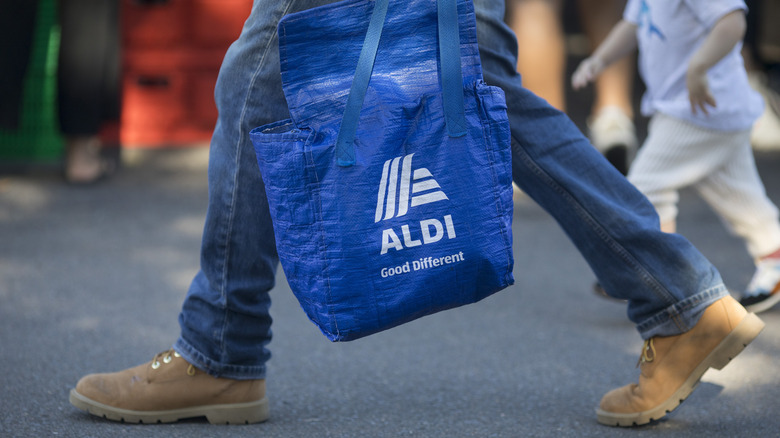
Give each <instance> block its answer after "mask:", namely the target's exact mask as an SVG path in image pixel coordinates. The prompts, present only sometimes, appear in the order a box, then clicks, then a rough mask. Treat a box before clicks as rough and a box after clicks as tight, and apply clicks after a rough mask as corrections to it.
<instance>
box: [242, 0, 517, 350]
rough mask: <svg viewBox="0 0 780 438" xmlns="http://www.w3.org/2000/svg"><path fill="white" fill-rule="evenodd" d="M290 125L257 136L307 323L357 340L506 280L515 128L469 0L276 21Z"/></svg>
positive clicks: (319, 12) (371, 4)
mask: <svg viewBox="0 0 780 438" xmlns="http://www.w3.org/2000/svg"><path fill="white" fill-rule="evenodd" d="M279 50H280V55H281V73H282V83H283V88H284V92H285V97H286V99H287V103H288V106H289V109H290V115H291V118H290V119H287V120H283V121H279V122H276V123H273V124H269V125H265V126H261V127H258V128H255V129H254V130H252V132H251V134H250V136H251V139H252V142H253V144H254V147H255V151H256V153H257V159H258V164H259V166H260V171H261V173H262V176H263V180H264V182H265V187H266V192H267V197H268V202H269V206H270V209H271V215H272V218H273V224H274V232H275V236H276V245H277V249H278V252H279V257H280V260H281V264H282V268H283V269H284V272H285V275H286V277H287V281H288V283H289V284H290V287H291V289H292V290H293V292H294V293H295V295H296V297H297V299H298V301H299V302H300V304H301V306H302V307H303V309H304V311H305V312H306V314H307V315H308V317H309V318H310V319H311V320H312V321H313V322H314V323H315V324H316V325H317V326H318V327H319V328H320V329H321V330H322V332H323V333H324V334H325V335H326V336H327V337H328V338H329V339H330V340H332V341H348V340H352V339H357V338H360V337H363V336H366V335H370V334H372V333H376V332H378V331H381V330H385V329H388V328H391V327H394V326H397V325H399V324H403V323H405V322H408V321H411V320H413V319H416V318H419V317H422V316H425V315H429V314H432V313H435V312H438V311H442V310H445V309H449V308H453V307H457V306H462V305H465V304H469V303H473V302H476V301H478V300H481V299H483V298H485V297H487V296H489V295H491V294H493V293H495V292H497V291H499V290H501V289H503V288H505V287H507V286H508V285H510V284H512V283H513V282H514V278H513V276H512V267H513V263H514V261H513V256H512V230H511V222H512V208H513V204H512V178H511V166H510V161H511V152H510V147H509V123H508V121H507V117H506V102H505V99H504V94H503V92H502V91H501V90H500V89H499V88H496V87H491V86H488V85H486V84H485V83H484V82H483V81H482V70H481V66H480V61H479V53H478V48H477V40H476V23H475V18H474V10H473V5H472V3H471V1H470V0H462V1H456V0H439V1H438V2H437V1H436V0H404V1H393V2H389V1H388V0H375V1H368V0H346V1H342V2H338V3H333V4H330V5H327V6H323V7H318V8H314V9H310V10H306V11H303V12H299V13H295V14H291V15H288V16H285V17H284V18H283V19H282V20H281V22H280V23H279Z"/></svg>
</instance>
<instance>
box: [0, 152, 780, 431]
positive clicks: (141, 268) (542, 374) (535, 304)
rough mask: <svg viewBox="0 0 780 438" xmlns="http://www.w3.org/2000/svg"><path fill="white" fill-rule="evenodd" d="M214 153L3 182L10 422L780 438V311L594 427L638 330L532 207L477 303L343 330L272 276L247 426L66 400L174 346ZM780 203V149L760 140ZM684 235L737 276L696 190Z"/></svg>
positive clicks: (0, 425)
mask: <svg viewBox="0 0 780 438" xmlns="http://www.w3.org/2000/svg"><path fill="white" fill-rule="evenodd" d="M205 157H206V153H205V150H203V149H189V150H183V151H167V152H160V153H155V154H152V155H138V156H135V158H133V157H130V158H131V159H130V160H129V161H130V163H129V164H128V165H127V166H126V167H125V168H124V169H123V170H122V171H121V173H120V174H118V175H117V176H116V178H114V179H112V180H110V181H108V182H107V183H105V184H102V185H99V186H96V187H90V188H74V187H68V186H66V185H63V184H61V182H60V179H59V176H58V175H57V173H56V172H54V171H50V170H46V169H42V170H37V171H35V172H32V173H27V174H12V175H8V174H6V175H4V176H2V177H0V350H1V351H2V354H0V388H2V393H0V436H4V437H5V436H8V437H32V436H34V437H44V436H45V437H49V436H60V437H62V436H64V437H109V436H112V437H113V436H128V437H148V436H173V437H207V436H208V437H212V436H231V437H244V436H246V437H249V436H252V437H255V436H268V437H399V436H415V437H448V438H450V437H534V436H538V437H553V436H554V437H583V436H586V437H590V436H592V437H623V436H631V437H635V436H638V437H646V436H664V437H704V436H706V437H736V436H752V437H769V436H780V432H778V431H779V430H780V417H778V415H777V400H778V396H779V395H780V308H778V309H774V310H772V311H770V312H767V313H765V314H764V315H763V317H764V320H765V321H766V323H767V329H766V330H765V332H764V333H763V334H762V336H761V337H760V338H759V339H758V340H757V341H756V342H755V343H754V344H753V345H751V346H750V347H749V348H748V349H747V350H746V351H745V352H744V353H743V354H742V355H741V356H740V357H739V358H738V359H736V360H735V361H734V362H733V363H732V364H731V365H730V366H729V367H727V368H726V369H725V370H723V371H720V372H715V371H710V372H709V373H708V374H706V375H705V377H704V379H703V382H702V384H701V385H700V386H699V389H698V390H697V391H696V392H695V393H694V394H693V395H692V396H691V397H690V398H689V400H688V401H686V402H685V403H684V405H683V406H682V407H681V408H680V409H679V410H678V411H676V412H675V413H674V414H673V415H671V416H670V418H669V419H668V420H666V421H662V422H660V423H657V424H654V425H650V426H647V427H643V428H639V429H637V430H622V429H613V428H608V427H603V426H600V425H598V424H597V423H596V420H595V415H594V408H595V405H596V404H597V403H598V400H599V399H600V397H601V395H602V394H603V393H604V392H606V391H607V390H609V389H612V388H613V387H616V386H619V385H622V384H625V383H627V382H629V381H632V380H633V379H635V377H636V370H635V368H634V365H635V363H636V360H637V356H638V352H639V348H640V346H641V341H640V340H639V337H638V336H637V334H636V333H635V331H634V330H633V328H632V326H631V324H629V323H628V322H627V319H626V317H625V308H624V306H623V305H622V304H618V303H615V302H611V301H607V300H604V299H601V298H598V297H596V296H595V295H593V294H592V293H591V292H590V285H591V283H592V281H593V279H594V277H593V275H592V273H591V272H590V271H589V269H588V267H587V265H586V264H585V262H584V261H583V260H582V259H581V258H580V256H579V255H578V253H577V251H576V250H575V249H574V247H573V246H572V245H571V244H570V243H569V242H568V240H567V239H566V237H565V236H564V235H563V233H562V232H561V231H560V230H559V228H558V227H557V225H556V224H555V223H554V222H553V221H552V220H551V219H550V218H549V216H547V215H546V214H545V213H544V212H543V211H541V210H540V209H539V208H538V207H537V206H536V205H535V204H533V203H531V202H530V201H528V200H526V199H522V198H521V199H519V201H518V203H517V209H516V215H515V222H514V232H515V257H516V267H515V276H516V279H517V282H516V284H515V285H514V286H512V287H511V288H509V289H508V290H506V291H503V292H502V293H500V294H497V295H495V296H493V297H490V298H488V299H486V300H484V301H482V302H480V303H477V304H475V305H472V306H468V307H465V308H461V309H457V310H453V311H448V312H445V313H441V314H437V315H434V316H430V317H427V318H423V319H421V320H418V321H415V322H413V323H410V324H407V325H405V326H402V327H399V328H396V329H394V330H391V331H389V332H385V333H381V334H378V335H375V336H372V337H369V338H366V339H363V340H358V341H355V342H351V343H344V344H331V343H329V342H328V341H327V340H326V339H325V338H324V337H323V336H322V335H321V334H320V333H319V332H318V330H317V329H316V328H315V327H314V326H313V325H312V324H311V323H310V322H309V321H308V320H307V319H306V317H305V316H304V314H303V312H302V311H301V310H300V308H299V307H298V305H297V303H296V302H295V300H294V298H293V297H292V294H291V292H290V290H289V288H288V287H287V285H286V282H285V281H284V279H283V277H280V280H279V282H278V286H277V287H276V289H275V290H274V291H273V298H274V306H273V308H272V315H273V317H274V318H275V321H276V322H275V324H274V333H275V339H274V342H273V343H272V345H271V348H272V350H273V353H274V357H273V359H272V361H271V362H270V365H269V366H270V371H269V381H268V391H269V395H270V397H271V408H272V418H271V420H270V421H269V422H267V423H265V424H260V425H251V426H232V427H224V426H212V425H209V424H208V423H206V422H205V421H203V420H191V421H186V422H183V423H179V424H176V425H152V426H148V425H130V424H118V423H112V422H108V421H104V420H101V419H98V418H94V417H91V416H89V415H86V414H84V413H82V412H80V411H78V410H76V409H75V408H73V407H72V406H70V404H69V403H68V401H67V394H68V391H69V390H70V388H71V387H72V386H73V385H74V384H75V382H76V380H77V379H78V378H79V377H80V376H81V375H83V374H85V373H87V372H98V371H113V370H118V369H121V368H125V367H128V366H131V365H135V364H138V363H142V362H146V361H148V360H150V359H151V358H152V356H153V355H154V354H155V353H157V352H159V351H162V350H164V349H166V348H168V346H169V345H170V344H171V343H172V342H173V341H174V339H175V337H176V334H177V327H178V326H177V322H176V316H177V312H178V309H179V305H180V303H181V300H182V298H183V297H184V294H185V291H186V288H187V285H188V283H189V281H190V279H191V278H192V276H193V275H194V274H195V270H196V267H197V264H198V247H199V242H200V234H201V228H202V225H203V217H204V213H205V209H206V202H207V199H206V178H205ZM758 159H759V164H760V166H759V167H760V171H761V173H762V175H763V177H764V178H765V181H766V185H767V187H768V189H769V192H770V195H771V196H772V198H773V199H774V200H775V202H778V203H780V154H762V155H759V157H758ZM680 231H681V232H682V233H684V234H686V235H688V236H689V237H690V238H691V240H693V241H694V242H695V243H696V244H697V245H699V246H700V247H701V249H702V251H703V252H704V253H705V254H706V255H708V256H709V257H711V259H712V260H713V261H714V262H715V264H716V265H717V266H718V267H719V268H721V269H722V272H723V276H724V278H725V279H726V281H727V283H728V284H729V286H730V287H733V288H734V289H737V290H739V289H741V288H742V287H744V285H745V284H746V283H747V281H748V279H749V277H750V275H751V273H752V270H751V269H752V268H751V261H750V259H749V257H748V256H747V254H746V253H745V250H744V248H743V246H742V244H741V243H740V242H739V241H738V240H737V239H735V238H734V237H732V236H730V235H729V234H728V233H727V232H726V231H725V230H724V228H723V227H722V225H721V224H720V222H719V221H718V219H717V218H716V217H715V216H714V215H713V214H712V213H711V212H710V210H709V209H708V208H707V207H706V206H705V205H703V204H702V203H701V201H699V200H698V198H696V197H695V196H693V195H692V194H691V193H688V192H685V193H684V194H683V206H682V217H681V220H680Z"/></svg>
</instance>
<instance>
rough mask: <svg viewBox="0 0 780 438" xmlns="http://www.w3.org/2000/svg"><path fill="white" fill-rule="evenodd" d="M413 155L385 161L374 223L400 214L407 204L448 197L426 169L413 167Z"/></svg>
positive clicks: (405, 210)
mask: <svg viewBox="0 0 780 438" xmlns="http://www.w3.org/2000/svg"><path fill="white" fill-rule="evenodd" d="M413 156H414V154H409V155H406V156H402V157H396V158H393V159H390V160H387V161H385V165H384V167H383V168H382V179H381V180H380V181H379V191H378V192H377V202H376V214H375V215H374V223H376V222H379V221H380V220H387V219H392V218H393V217H400V216H403V215H405V214H406V213H407V212H408V211H409V208H410V207H417V206H418V205H424V204H430V203H431V202H438V201H444V200H446V199H448V198H447V195H445V194H444V192H443V191H442V190H441V187H440V186H439V183H437V182H436V180H435V179H434V178H433V175H431V172H430V171H428V169H426V168H424V167H420V168H418V169H412V157H413ZM402 160H403V161H402ZM383 215H384V217H383Z"/></svg>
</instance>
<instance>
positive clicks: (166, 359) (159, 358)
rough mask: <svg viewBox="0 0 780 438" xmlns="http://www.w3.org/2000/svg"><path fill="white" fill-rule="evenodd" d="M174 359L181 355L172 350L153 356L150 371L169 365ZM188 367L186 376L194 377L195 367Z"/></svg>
mask: <svg viewBox="0 0 780 438" xmlns="http://www.w3.org/2000/svg"><path fill="white" fill-rule="evenodd" d="M174 357H181V354H179V353H177V352H176V350H174V349H173V348H171V349H170V350H166V351H163V352H160V353H157V354H155V355H154V358H153V359H152V369H153V370H156V369H158V368H160V367H161V366H162V365H163V364H168V363H171V361H172V360H173V358H174ZM189 365H190V366H189V367H187V375H189V376H194V375H195V367H194V366H192V364H189Z"/></svg>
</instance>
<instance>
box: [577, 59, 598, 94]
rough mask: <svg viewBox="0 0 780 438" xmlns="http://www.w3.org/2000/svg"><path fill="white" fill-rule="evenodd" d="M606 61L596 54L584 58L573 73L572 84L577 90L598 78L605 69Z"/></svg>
mask: <svg viewBox="0 0 780 438" xmlns="http://www.w3.org/2000/svg"><path fill="white" fill-rule="evenodd" d="M604 67H605V65H604V61H602V60H601V58H599V57H596V56H591V57H589V58H586V59H585V60H583V61H582V62H581V63H580V65H578V66H577V70H575V71H574V74H572V75H571V86H572V87H573V88H574V89H575V90H579V89H580V88H583V87H585V86H586V85H588V84H589V83H591V82H593V81H594V80H596V77H597V76H598V75H600V74H601V72H602V71H604Z"/></svg>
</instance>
